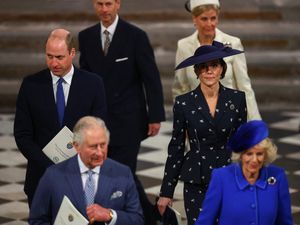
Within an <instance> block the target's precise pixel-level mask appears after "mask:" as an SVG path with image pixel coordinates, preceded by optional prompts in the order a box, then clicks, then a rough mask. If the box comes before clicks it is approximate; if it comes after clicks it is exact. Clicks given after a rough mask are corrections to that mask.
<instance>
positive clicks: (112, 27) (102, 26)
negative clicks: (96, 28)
mask: <svg viewBox="0 0 300 225" xmlns="http://www.w3.org/2000/svg"><path fill="white" fill-rule="evenodd" d="M118 22H119V15H117V16H116V19H115V20H114V22H113V23H112V24H111V25H110V26H109V27H105V26H104V25H103V24H102V22H101V21H100V26H101V34H102V33H103V31H104V30H107V31H108V32H109V33H110V34H111V35H112V36H114V33H115V31H116V27H117V24H118Z"/></svg>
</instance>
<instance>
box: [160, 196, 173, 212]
mask: <svg viewBox="0 0 300 225" xmlns="http://www.w3.org/2000/svg"><path fill="white" fill-rule="evenodd" d="M168 205H169V206H172V199H171V198H166V197H159V199H158V201H157V208H158V211H159V214H160V215H161V216H162V215H163V214H164V213H165V211H166V208H167V206H168Z"/></svg>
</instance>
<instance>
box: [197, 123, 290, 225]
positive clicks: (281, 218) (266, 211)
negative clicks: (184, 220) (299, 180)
mask: <svg viewBox="0 0 300 225" xmlns="http://www.w3.org/2000/svg"><path fill="white" fill-rule="evenodd" d="M268 134H269V132H268V127H267V125H266V124H265V123H264V122H263V121H261V120H253V121H249V122H248V123H245V124H243V125H241V126H240V127H239V129H238V130H237V132H236V133H235V134H234V135H233V136H232V137H231V138H230V139H229V142H228V149H229V150H231V151H233V155H232V158H233V160H236V161H237V163H234V164H231V165H230V166H228V167H225V168H221V169H215V170H214V171H213V172H212V179H211V182H210V184H209V188H208V191H207V193H206V196H205V200H204V202H203V210H202V212H201V213H200V215H199V217H198V219H197V221H196V223H195V225H213V224H215V222H216V221H217V220H218V223H217V224H218V225H228V224H230V225H292V224H293V221H292V215H291V201H290V195H289V189H288V182H287V178H286V175H285V172H284V170H283V169H281V168H279V167H276V166H273V165H270V163H271V162H272V161H274V160H275V158H276V154H277V148H276V146H275V145H274V144H273V143H272V141H271V140H270V139H269V138H268Z"/></svg>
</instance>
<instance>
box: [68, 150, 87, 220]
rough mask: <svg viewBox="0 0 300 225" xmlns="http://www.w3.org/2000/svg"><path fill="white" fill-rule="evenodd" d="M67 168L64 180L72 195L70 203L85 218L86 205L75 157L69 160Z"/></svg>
mask: <svg viewBox="0 0 300 225" xmlns="http://www.w3.org/2000/svg"><path fill="white" fill-rule="evenodd" d="M67 168H68V172H67V173H66V174H67V175H66V180H67V183H68V184H69V187H68V188H69V189H70V192H71V193H72V200H74V202H72V203H73V204H74V206H75V207H76V208H77V209H78V210H79V211H80V212H81V213H82V214H83V215H84V216H86V205H85V200H84V192H83V186H82V179H81V174H80V170H79V165H78V161H77V155H75V156H73V157H72V159H71V160H69V164H68V167H67Z"/></svg>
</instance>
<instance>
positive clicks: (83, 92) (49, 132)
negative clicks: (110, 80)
mask: <svg viewBox="0 0 300 225" xmlns="http://www.w3.org/2000/svg"><path fill="white" fill-rule="evenodd" d="M74 57H75V48H74V39H73V37H72V36H71V34H70V32H68V31H66V30H64V29H56V30H54V31H52V32H51V34H50V35H49V37H48V39H47V42H46V62H47V65H48V69H45V70H42V71H40V72H38V73H36V74H34V75H30V76H28V77H25V78H24V80H23V82H22V85H21V88H20V91H19V95H18V99H17V105H16V116H15V123H14V135H15V140H16V143H17V146H18V148H19V150H20V151H21V152H22V154H23V155H24V156H25V158H26V159H27V160H28V164H27V172H26V180H25V185H24V191H25V193H26V195H27V197H28V203H29V207H30V205H31V201H32V198H33V195H34V192H35V189H36V186H37V185H38V182H39V180H40V178H41V176H42V175H43V173H44V172H45V170H46V168H47V167H49V166H50V165H52V164H53V162H52V161H51V160H50V159H49V158H47V156H46V155H45V154H44V153H43V152H42V149H43V148H44V147H45V145H47V144H48V142H49V141H50V140H51V139H52V138H53V137H54V136H55V135H56V134H57V133H58V132H59V131H60V129H61V128H62V127H63V126H67V127H68V128H69V129H71V130H72V129H73V126H74V124H75V123H76V122H77V120H78V119H79V118H81V117H83V116H86V115H93V116H98V117H102V118H105V117H106V109H107V107H106V99H105V91H104V85H103V83H102V79H101V78H100V77H99V76H96V75H95V74H92V73H89V72H86V71H82V70H79V69H77V68H76V67H74V66H73V64H72V61H73V59H74Z"/></svg>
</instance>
